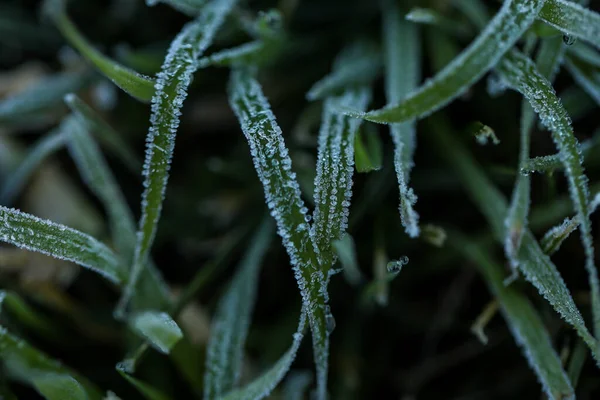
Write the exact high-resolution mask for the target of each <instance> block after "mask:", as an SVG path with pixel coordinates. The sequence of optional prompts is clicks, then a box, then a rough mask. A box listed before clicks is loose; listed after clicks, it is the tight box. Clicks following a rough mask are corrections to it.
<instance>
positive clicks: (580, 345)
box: [567, 340, 587, 387]
mask: <svg viewBox="0 0 600 400" xmlns="http://www.w3.org/2000/svg"><path fill="white" fill-rule="evenodd" d="M586 356H587V351H586V346H585V343H584V342H583V341H582V340H578V341H577V344H576V345H575V348H574V349H573V354H572V355H571V359H570V360H569V366H568V367H567V374H568V375H569V379H570V380H571V382H572V383H573V386H575V387H577V383H578V382H579V376H580V375H581V370H582V369H583V365H584V364H585V359H586Z"/></svg>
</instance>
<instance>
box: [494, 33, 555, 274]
mask: <svg viewBox="0 0 600 400" xmlns="http://www.w3.org/2000/svg"><path fill="white" fill-rule="evenodd" d="M564 53H565V45H564V43H563V41H562V38H560V37H554V38H547V39H543V40H542V43H541V45H540V49H539V52H538V54H537V58H536V64H537V66H538V70H539V72H540V74H541V75H542V76H544V77H545V78H547V79H548V80H549V81H550V82H552V81H553V80H554V76H555V75H556V71H557V69H558V67H559V65H560V63H561V61H562V58H563V55H564ZM534 122H535V112H534V110H533V109H532V108H531V106H530V105H529V103H528V102H527V100H525V99H524V100H523V103H522V105H521V127H520V130H521V150H520V152H519V168H520V169H522V168H523V166H524V164H525V163H527V162H528V161H529V142H530V136H531V130H532V129H533V127H534ZM530 190H531V179H530V177H529V175H528V174H518V175H517V180H516V182H515V187H514V189H513V194H512V199H511V203H510V207H509V209H508V214H507V216H506V220H505V224H506V230H507V233H506V238H505V239H504V252H505V254H506V257H507V258H508V260H509V261H510V264H511V266H512V268H513V273H514V274H513V277H515V276H516V273H517V264H518V259H517V254H518V253H519V248H520V247H521V242H522V239H523V232H524V231H525V230H526V228H527V218H528V215H529V205H530V202H531V198H530Z"/></svg>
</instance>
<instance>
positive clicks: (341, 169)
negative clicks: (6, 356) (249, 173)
mask: <svg viewBox="0 0 600 400" xmlns="http://www.w3.org/2000/svg"><path fill="white" fill-rule="evenodd" d="M343 59H344V58H342V60H343ZM334 73H335V72H334ZM370 97H371V96H370V92H369V90H368V89H367V88H364V87H361V88H357V89H348V90H346V91H345V92H344V93H343V94H342V95H340V96H337V97H328V98H327V99H326V100H325V105H324V109H323V117H322V123H321V129H320V130H319V139H318V140H319V148H318V156H317V175H316V177H315V192H314V200H315V211H314V213H313V221H314V222H313V226H312V229H311V235H312V237H313V240H314V243H315V246H316V248H317V249H319V260H320V263H321V267H322V268H323V270H324V271H325V272H327V271H328V270H329V269H330V268H331V266H332V265H333V263H334V262H335V256H334V252H333V249H332V247H331V243H332V242H333V241H335V240H339V239H341V238H342V236H343V235H344V233H345V231H346V228H347V227H348V215H349V213H350V211H349V209H350V201H351V199H352V175H353V173H354V136H355V135H356V132H357V131H358V128H359V127H360V123H361V121H360V120H357V119H354V118H350V117H348V116H345V115H343V114H340V113H338V112H337V110H338V109H339V108H341V107H352V108H354V109H363V110H364V109H365V108H366V107H367V104H368V102H369V100H370Z"/></svg>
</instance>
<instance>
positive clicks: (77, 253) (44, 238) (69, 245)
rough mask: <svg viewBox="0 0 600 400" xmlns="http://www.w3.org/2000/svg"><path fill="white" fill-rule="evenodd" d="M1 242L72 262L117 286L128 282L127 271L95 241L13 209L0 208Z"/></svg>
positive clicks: (73, 230)
mask: <svg viewBox="0 0 600 400" xmlns="http://www.w3.org/2000/svg"><path fill="white" fill-rule="evenodd" d="M0 241H3V242H6V243H10V244H13V245H15V246H17V247H21V248H24V249H27V250H31V251H36V252H38V253H42V254H46V255H49V256H51V257H54V258H58V259H61V260H67V261H72V262H74V263H76V264H79V265H81V266H83V267H86V268H89V269H91V270H93V271H94V272H97V273H98V274H100V275H102V276H104V277H105V278H106V279H108V280H109V281H111V282H114V283H116V284H120V283H122V282H124V281H126V278H127V272H126V268H125V266H124V265H123V264H122V263H121V262H120V260H119V258H118V257H117V256H116V255H115V254H114V253H113V252H112V251H111V250H110V249H109V248H108V247H106V246H105V245H104V244H102V243H100V242H99V241H98V240H96V239H94V238H93V237H91V236H89V235H87V234H85V233H82V232H79V231H77V230H75V229H72V228H69V227H67V226H64V225H61V224H57V223H55V222H52V221H48V220H43V219H40V218H38V217H35V216H33V215H30V214H26V213H23V212H21V211H19V210H15V209H14V208H7V207H3V206H0Z"/></svg>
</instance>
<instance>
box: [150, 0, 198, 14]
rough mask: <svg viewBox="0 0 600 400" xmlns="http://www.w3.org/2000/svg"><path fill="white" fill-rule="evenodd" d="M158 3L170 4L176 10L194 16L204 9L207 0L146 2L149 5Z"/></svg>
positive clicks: (159, 0) (152, 0)
mask: <svg viewBox="0 0 600 400" xmlns="http://www.w3.org/2000/svg"><path fill="white" fill-rule="evenodd" d="M158 3H164V4H168V5H170V6H171V7H173V8H174V9H175V10H177V11H180V12H182V13H184V14H187V15H190V16H192V17H194V16H196V15H198V14H199V13H200V12H201V11H202V7H204V6H205V5H206V0H146V4H147V5H149V6H155V5H157V4H158Z"/></svg>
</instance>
